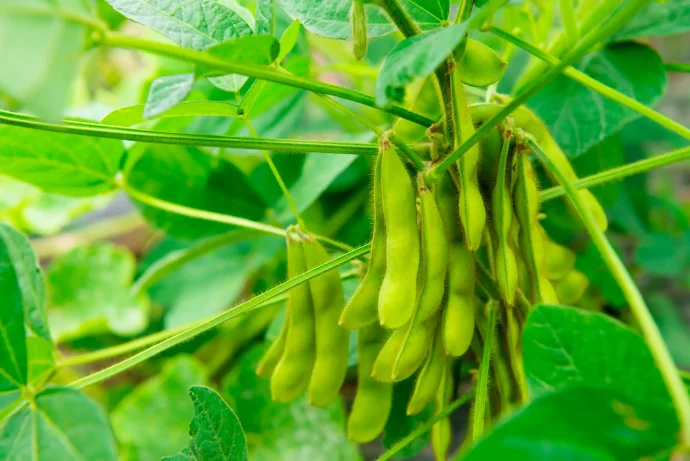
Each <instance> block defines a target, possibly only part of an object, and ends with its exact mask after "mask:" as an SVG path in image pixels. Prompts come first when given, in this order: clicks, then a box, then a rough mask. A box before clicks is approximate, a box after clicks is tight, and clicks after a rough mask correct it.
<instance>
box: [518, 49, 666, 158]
mask: <svg viewBox="0 0 690 461" xmlns="http://www.w3.org/2000/svg"><path fill="white" fill-rule="evenodd" d="M576 68H577V69H579V70H581V71H583V72H584V73H586V74H587V75H589V76H590V77H592V78H594V79H596V80H598V81H600V82H602V83H604V84H605V85H608V86H610V87H611V88H613V89H615V90H617V91H619V92H621V93H623V94H625V95H626V96H630V97H632V98H635V99H636V100H637V101H639V102H641V103H643V104H645V105H648V106H652V105H654V104H655V103H656V102H658V101H659V100H660V99H661V96H662V95H663V94H664V90H665V89H666V70H665V69H664V64H663V62H662V60H661V58H660V57H659V55H658V54H657V53H656V52H655V51H654V50H653V49H652V48H650V47H648V46H646V45H643V44H640V43H632V42H629V43H619V44H613V45H609V46H608V47H606V48H604V49H603V50H601V51H597V52H595V53H590V54H589V55H587V56H586V57H585V58H584V59H583V60H582V61H580V62H579V63H578V64H577V66H576ZM528 105H529V106H530V107H531V108H532V109H533V110H534V111H535V112H536V113H537V115H539V116H540V117H541V118H542V119H543V120H544V122H546V125H547V126H548V127H549V130H550V131H551V134H552V135H553V137H554V139H555V140H556V142H557V143H558V144H559V145H560V146H561V148H562V149H563V150H564V151H565V153H566V154H568V155H570V156H577V155H579V154H581V153H583V152H585V151H586V150H588V149H589V148H591V147H592V146H594V145H595V144H597V143H599V142H600V141H602V140H604V139H605V138H607V137H609V136H610V135H612V134H614V133H616V132H618V131H619V130H620V129H621V128H623V126H624V125H625V124H626V123H628V122H631V121H633V120H635V119H636V118H638V117H640V114H638V113H637V112H635V111H633V110H631V109H628V108H626V107H623V106H621V105H620V104H618V103H616V102H613V101H612V100H610V99H607V98H605V97H603V96H602V95H600V94H599V93H597V92H595V91H593V90H590V89H588V88H586V87H584V86H582V85H580V84H579V83H577V82H575V81H573V80H571V79H569V78H568V77H565V76H561V77H558V78H557V79H556V80H554V81H553V82H552V83H551V84H549V85H548V86H547V87H546V88H544V89H543V90H542V91H540V92H539V93H538V94H537V95H536V96H535V97H533V98H531V99H530V100H529V102H528Z"/></svg>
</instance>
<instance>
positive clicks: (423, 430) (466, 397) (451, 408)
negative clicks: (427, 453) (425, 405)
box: [376, 390, 474, 461]
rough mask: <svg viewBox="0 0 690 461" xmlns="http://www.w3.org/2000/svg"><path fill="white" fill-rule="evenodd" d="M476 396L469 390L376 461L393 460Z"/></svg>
mask: <svg viewBox="0 0 690 461" xmlns="http://www.w3.org/2000/svg"><path fill="white" fill-rule="evenodd" d="M473 395H474V392H473V391H472V390H469V391H467V392H465V393H464V394H462V395H461V396H460V397H459V398H458V399H457V400H455V401H454V402H452V403H451V404H449V405H448V406H447V407H445V408H444V409H443V410H441V411H439V412H438V413H436V414H435V415H434V416H433V417H432V418H431V419H429V420H428V421H427V422H426V423H424V424H423V425H422V426H420V427H419V428H418V429H415V430H414V431H412V432H411V433H410V434H409V435H408V436H407V437H405V438H404V439H402V440H401V441H399V442H398V443H396V444H395V445H393V447H391V449H390V450H388V451H387V452H385V453H384V454H383V455H381V456H380V457H379V458H377V460H376V461H388V460H389V459H391V458H393V457H394V456H395V455H397V454H398V453H399V452H400V451H401V450H402V449H403V448H405V447H406V446H408V445H409V444H411V443H412V442H414V441H415V440H417V439H418V438H419V437H421V436H422V435H424V434H425V433H427V432H428V431H429V430H431V428H432V427H433V425H434V424H436V423H437V422H439V421H441V420H442V419H443V418H445V417H446V416H448V415H449V414H451V413H452V412H454V411H455V410H457V409H458V408H460V407H461V406H463V405H464V404H466V403H467V402H468V401H469V400H470V399H471V398H472V396H473Z"/></svg>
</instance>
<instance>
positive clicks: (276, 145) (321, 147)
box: [0, 110, 378, 155]
mask: <svg viewBox="0 0 690 461" xmlns="http://www.w3.org/2000/svg"><path fill="white" fill-rule="evenodd" d="M2 123H4V124H6V125H13V126H18V127H23V128H31V129H35V130H43V131H51V132H55V133H64V134H74V135H79V136H89V137H96V138H110V139H121V140H125V141H137V142H146V143H152V144H169V145H183V146H198V147H225V148H235V149H253V150H268V151H273V152H285V153H307V152H314V153H329V154H355V155H376V154H377V153H378V145H377V144H374V143H351V142H326V141H306V140H288V139H270V138H259V139H257V138H251V137H249V138H247V137H233V136H217V135H200V134H188V133H167V132H163V131H151V130H140V129H135V128H123V127H119V126H112V125H102V124H100V123H91V122H80V121H74V120H65V121H63V122H61V123H50V122H45V121H43V120H40V119H37V118H35V117H31V116H27V115H23V114H15V113H12V112H7V111H3V110H0V124H2Z"/></svg>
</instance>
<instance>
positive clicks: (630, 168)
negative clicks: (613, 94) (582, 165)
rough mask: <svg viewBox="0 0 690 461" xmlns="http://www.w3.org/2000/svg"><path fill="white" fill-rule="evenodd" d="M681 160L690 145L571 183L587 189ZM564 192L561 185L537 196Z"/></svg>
mask: <svg viewBox="0 0 690 461" xmlns="http://www.w3.org/2000/svg"><path fill="white" fill-rule="evenodd" d="M683 160H690V147H684V148H682V149H678V150H674V151H671V152H667V153H665V154H661V155H657V156H654V157H652V158H647V159H644V160H639V161H637V162H633V163H629V164H627V165H623V166H619V167H616V168H611V169H609V170H605V171H602V172H599V173H596V174H593V175H591V176H585V177H584V178H580V179H578V180H577V181H575V182H573V183H572V185H573V187H574V188H575V189H589V188H590V187H593V186H598V185H600V184H605V183H607V182H611V181H616V180H620V179H623V178H626V177H628V176H633V175H636V174H640V173H644V172H646V171H650V170H653V169H655V168H659V167H663V166H666V165H671V164H673V163H676V162H681V161H683ZM563 194H565V189H564V188H563V186H556V187H551V188H549V189H545V190H543V191H541V192H540V194H539V198H540V199H541V201H542V202H544V201H547V200H551V199H554V198H556V197H560V196H562V195H563Z"/></svg>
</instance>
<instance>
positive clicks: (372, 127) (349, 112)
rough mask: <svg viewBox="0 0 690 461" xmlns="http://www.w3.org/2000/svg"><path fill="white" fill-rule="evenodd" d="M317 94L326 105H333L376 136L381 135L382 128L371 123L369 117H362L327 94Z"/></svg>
mask: <svg viewBox="0 0 690 461" xmlns="http://www.w3.org/2000/svg"><path fill="white" fill-rule="evenodd" d="M317 96H319V97H320V98H321V100H322V101H324V102H325V103H326V104H328V105H330V106H332V107H335V108H336V109H338V110H339V111H340V112H342V113H343V114H345V115H347V116H348V117H350V118H351V119H353V120H356V121H357V122H359V123H360V124H362V125H364V126H365V127H367V128H369V129H370V130H371V131H373V132H374V134H375V135H376V136H381V135H382V134H383V130H382V129H381V128H379V127H378V126H376V125H375V124H373V123H371V122H370V121H369V119H367V118H366V117H362V116H361V115H359V114H358V113H356V112H355V111H353V110H351V109H350V108H349V107H347V106H346V105H344V104H342V103H339V102H338V101H336V100H335V99H333V98H329V97H328V96H326V95H323V94H317Z"/></svg>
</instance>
